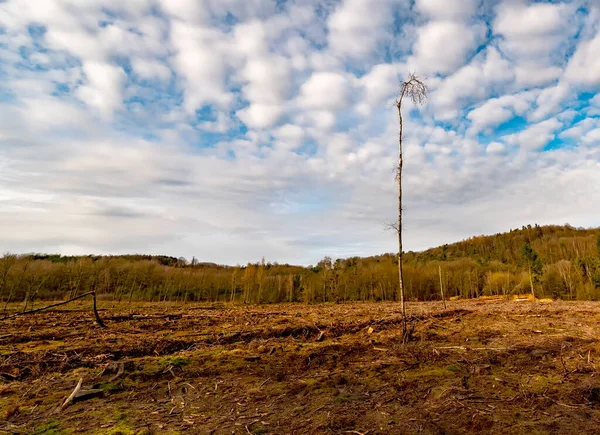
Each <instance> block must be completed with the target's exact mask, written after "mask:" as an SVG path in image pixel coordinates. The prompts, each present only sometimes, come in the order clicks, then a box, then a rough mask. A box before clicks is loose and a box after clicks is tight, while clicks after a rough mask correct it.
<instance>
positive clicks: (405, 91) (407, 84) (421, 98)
mask: <svg viewBox="0 0 600 435" xmlns="http://www.w3.org/2000/svg"><path fill="white" fill-rule="evenodd" d="M428 91H429V90H428V88H427V85H426V84H425V82H424V81H423V79H421V78H420V77H418V76H417V75H415V74H414V73H410V74H409V75H408V77H407V79H406V81H404V82H402V83H401V84H400V92H399V94H398V98H396V108H397V109H398V123H399V126H400V132H399V134H398V169H397V172H396V179H397V181H398V226H397V228H396V230H397V234H398V282H399V284H400V300H401V302H402V318H403V320H404V333H405V334H406V304H405V295H404V283H403V280H402V166H403V164H404V159H403V153H402V151H403V150H402V137H403V133H404V132H403V128H404V125H403V122H402V102H403V101H404V97H408V98H410V100H411V101H412V103H413V104H415V105H421V104H423V103H424V102H425V101H426V100H427V94H428Z"/></svg>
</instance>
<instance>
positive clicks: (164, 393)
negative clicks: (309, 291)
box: [0, 301, 600, 435]
mask: <svg viewBox="0 0 600 435" xmlns="http://www.w3.org/2000/svg"><path fill="white" fill-rule="evenodd" d="M90 305H91V302H89V301H88V302H85V301H84V302H81V303H79V304H76V303H74V304H70V305H67V306H66V307H64V309H62V310H56V311H48V312H42V313H39V314H33V315H28V316H23V317H17V318H15V319H11V320H6V321H3V322H0V410H1V414H0V433H10V434H25V433H28V434H71V433H95V434H150V433H156V434H159V433H160V434H164V433H171V434H175V433H199V434H248V433H250V434H344V433H346V434H369V435H373V434H418V433H420V434H460V433H486V434H488V433H489V434H505V433H527V434H536V433H544V434H545V433H561V434H565V433H597V432H598V427H599V424H600V409H599V404H600V375H599V372H598V370H597V366H598V367H600V345H599V342H598V338H600V330H599V328H598V321H599V320H600V304H596V303H566V302H554V303H548V304H542V303H533V302H518V303H517V302H503V301H502V302H500V301H456V302H450V303H449V304H448V308H447V309H446V310H444V309H443V307H442V305H441V303H418V304H410V305H409V313H410V314H411V316H413V318H414V319H415V320H416V327H415V331H414V338H415V340H414V341H412V342H410V343H408V344H406V345H403V344H402V343H401V332H402V323H401V319H400V316H399V312H400V307H399V305H398V304H391V303H379V304H343V305H312V306H305V305H268V306H249V307H244V306H222V305H206V304H205V305H200V304H188V305H186V306H184V307H181V306H173V305H164V304H155V305H151V304H142V305H137V306H134V307H133V308H130V307H129V306H126V305H117V306H113V304H112V303H110V302H106V301H105V302H101V303H100V308H101V310H100V315H101V316H102V318H103V320H104V321H105V323H106V324H107V328H105V329H100V328H98V327H97V326H96V325H95V324H94V323H93V317H92V314H91V310H90ZM61 308H63V307H61ZM121 362H122V363H123V364H120V363H121ZM120 369H122V370H120ZM80 378H83V388H84V389H91V388H96V389H100V390H103V391H102V393H100V395H99V396H98V397H95V398H92V399H89V400H85V401H79V402H75V403H72V404H70V405H68V406H66V407H65V408H64V409H62V410H60V405H61V404H62V403H63V402H64V401H65V399H66V398H67V396H69V394H70V393H71V391H72V390H73V389H74V388H75V385H76V384H77V382H78V380H79V379H80Z"/></svg>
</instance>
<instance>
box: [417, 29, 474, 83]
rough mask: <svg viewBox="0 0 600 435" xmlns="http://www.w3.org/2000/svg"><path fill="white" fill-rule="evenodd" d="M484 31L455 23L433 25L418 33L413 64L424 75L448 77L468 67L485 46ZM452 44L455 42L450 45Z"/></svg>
mask: <svg viewBox="0 0 600 435" xmlns="http://www.w3.org/2000/svg"><path fill="white" fill-rule="evenodd" d="M483 35H484V28H483V27H482V26H480V25H471V26H469V25H467V24H463V23H460V22H454V21H432V22H429V23H427V24H425V25H424V26H422V27H420V28H419V29H417V42H416V43H415V46H414V56H413V57H412V58H411V59H410V60H409V64H410V65H414V66H415V67H416V69H417V70H418V71H420V72H421V73H423V74H435V73H440V74H447V73H451V72H454V71H456V70H457V69H458V68H459V67H461V66H462V65H464V64H465V63H466V61H467V58H468V56H469V55H471V54H472V53H473V52H474V50H475V49H476V48H477V45H478V44H479V43H480V42H481V40H482V37H483ZM449 41H452V42H451V43H449Z"/></svg>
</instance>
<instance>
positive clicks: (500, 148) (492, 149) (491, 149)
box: [486, 142, 506, 154]
mask: <svg viewBox="0 0 600 435" xmlns="http://www.w3.org/2000/svg"><path fill="white" fill-rule="evenodd" d="M486 150H487V152H488V153H490V154H502V153H503V152H504V151H506V146H505V145H504V144H503V143H500V142H491V143H489V144H488V146H487V148H486Z"/></svg>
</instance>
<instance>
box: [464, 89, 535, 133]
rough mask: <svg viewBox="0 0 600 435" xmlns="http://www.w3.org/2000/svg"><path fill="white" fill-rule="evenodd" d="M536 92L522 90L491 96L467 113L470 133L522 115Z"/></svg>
mask: <svg viewBox="0 0 600 435" xmlns="http://www.w3.org/2000/svg"><path fill="white" fill-rule="evenodd" d="M535 95H536V92H532V91H530V92H523V93H520V94H516V95H505V96H502V97H500V98H491V99H489V100H487V101H486V102H485V103H484V104H482V105H481V106H479V107H478V108H476V109H474V110H472V111H471V112H469V114H468V115H467V118H468V119H469V120H470V121H471V129H470V132H471V133H478V132H480V131H483V130H485V129H487V128H489V127H495V126H497V125H499V124H501V123H502V122H505V121H508V120H510V119H512V118H513V117H514V116H520V115H523V114H524V113H525V112H526V111H527V110H528V109H529V107H530V105H531V103H532V102H533V100H534V99H535Z"/></svg>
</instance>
